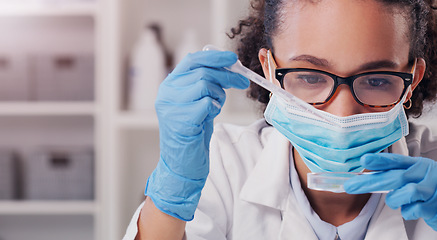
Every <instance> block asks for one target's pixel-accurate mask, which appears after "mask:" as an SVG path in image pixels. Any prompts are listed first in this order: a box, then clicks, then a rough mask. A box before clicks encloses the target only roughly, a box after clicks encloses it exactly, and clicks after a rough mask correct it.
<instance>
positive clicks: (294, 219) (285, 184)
mask: <svg viewBox="0 0 437 240" xmlns="http://www.w3.org/2000/svg"><path fill="white" fill-rule="evenodd" d="M271 134H272V135H271V136H270V137H269V141H267V144H266V146H265V148H264V149H263V151H262V153H261V155H260V159H259V160H258V162H257V164H256V166H255V168H254V169H253V171H252V173H251V174H250V175H249V177H248V179H247V180H246V182H245V184H244V185H243V188H242V190H241V193H240V198H241V199H242V200H244V201H247V202H250V203H254V204H258V205H262V206H267V207H270V208H274V209H278V210H280V211H281V214H282V222H281V226H280V229H277V232H279V239H305V240H312V239H317V237H316V235H315V233H314V231H313V230H312V228H311V226H310V224H309V223H308V221H307V220H306V218H305V216H304V215H303V213H302V212H301V211H300V209H299V207H298V204H297V201H296V198H295V196H294V194H293V192H292V191H291V186H290V164H289V160H290V142H289V141H288V139H286V138H285V137H284V136H283V135H282V134H281V133H279V132H278V131H277V130H276V129H275V130H273V131H272V133H271Z"/></svg>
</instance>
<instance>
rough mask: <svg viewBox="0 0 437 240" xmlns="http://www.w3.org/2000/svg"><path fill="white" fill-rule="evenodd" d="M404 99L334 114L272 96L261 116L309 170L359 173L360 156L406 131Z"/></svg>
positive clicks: (382, 147)
mask: <svg viewBox="0 0 437 240" xmlns="http://www.w3.org/2000/svg"><path fill="white" fill-rule="evenodd" d="M404 100H405V97H404V99H403V100H402V101H401V102H400V103H398V104H397V105H396V106H395V107H394V108H392V109H391V110H390V111H387V112H379V113H365V114H357V115H352V116H348V117H338V116H336V115H333V114H330V113H327V112H324V111H321V110H319V109H316V108H314V107H313V106H311V105H310V104H306V103H304V104H299V106H296V105H294V104H289V103H287V102H286V101H285V100H282V99H280V98H278V97H277V96H274V95H273V96H272V98H271V99H270V102H269V104H268V105H267V108H266V111H265V112H264V116H265V118H266V120H267V122H268V123H270V124H271V125H273V126H274V127H275V128H276V129H277V130H278V131H279V132H281V133H282V134H283V135H284V136H285V137H287V138H288V140H289V141H290V142H291V143H292V145H293V146H294V147H295V148H296V150H297V151H298V153H299V155H300V156H301V157H302V159H303V160H304V162H305V163H306V165H307V166H308V168H309V169H310V170H311V171H312V172H359V171H362V170H363V167H362V166H361V165H360V157H361V156H362V155H364V154H366V153H378V152H380V151H382V150H384V149H385V148H387V147H389V146H390V145H392V144H393V143H394V142H396V141H398V140H399V139H400V138H402V136H406V135H407V134H408V122H407V117H406V115H405V112H404V109H403V102H404Z"/></svg>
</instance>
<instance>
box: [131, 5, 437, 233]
mask: <svg viewBox="0 0 437 240" xmlns="http://www.w3.org/2000/svg"><path fill="white" fill-rule="evenodd" d="M252 6H253V7H254V11H253V12H252V14H251V16H250V17H249V18H248V19H246V20H244V21H242V22H240V27H239V28H238V29H234V30H233V33H234V34H235V35H240V36H241V42H240V47H239V55H240V58H241V59H242V62H243V64H244V65H246V66H249V67H250V68H252V69H253V70H255V71H257V72H259V73H263V74H264V76H266V78H267V79H269V80H270V81H272V82H274V83H275V84H277V85H280V86H281V87H282V88H283V89H285V90H286V91H289V92H291V93H293V94H294V95H295V96H297V97H299V98H300V99H301V100H304V101H306V102H308V103H310V104H311V105H312V106H311V105H305V106H304V107H303V108H296V107H294V106H293V105H289V104H287V102H286V99H280V98H278V97H277V96H275V95H273V96H269V93H268V92H266V91H265V90H263V89H261V88H259V87H257V86H255V85H253V86H251V90H250V95H251V96H252V97H253V98H255V99H257V100H258V101H260V102H262V103H265V104H267V103H268V105H267V109H266V111H265V118H266V120H267V121H268V122H269V123H270V124H271V125H273V127H272V126H270V125H269V124H267V123H266V122H265V120H264V119H262V120H260V121H258V122H256V123H254V124H252V125H251V126H248V127H245V128H242V127H236V126H229V125H219V126H216V128H215V129H214V135H213V138H212V141H211V142H210V137H211V134H212V132H213V119H214V117H215V116H216V115H217V114H219V112H220V107H221V106H222V105H223V103H224V98H225V94H224V91H223V88H230V87H234V88H241V89H244V88H246V87H248V85H249V82H248V80H247V79H245V78H244V77H242V76H240V75H238V74H235V73H231V72H229V71H227V70H225V69H224V67H228V66H231V65H232V64H234V63H235V62H236V60H237V57H236V55H234V54H232V53H230V52H217V51H210V52H198V53H195V54H192V55H189V56H188V57H187V58H185V59H184V60H183V61H182V62H181V63H180V64H179V65H178V66H177V67H176V69H175V70H174V71H173V72H172V73H171V74H170V75H169V76H168V77H167V79H166V80H165V81H164V83H163V84H162V85H161V87H160V92H159V96H158V99H157V102H156V110H157V114H158V117H159V124H160V141H161V142H160V143H161V145H160V147H161V158H160V161H159V163H158V166H157V168H156V169H155V171H154V172H153V174H152V175H151V177H150V178H149V180H148V183H147V186H146V192H145V194H146V196H147V200H146V201H145V203H144V205H142V206H141V207H140V208H139V209H138V211H137V213H136V215H135V216H134V218H133V220H132V223H131V225H130V227H129V229H128V232H127V234H126V236H125V239H133V238H135V237H136V239H183V238H184V237H187V238H188V239H278V238H279V239H348V240H349V239H396V240H398V239H437V163H436V162H435V161H434V160H437V139H436V138H433V137H431V134H430V131H429V130H428V129H426V128H424V127H422V126H416V125H414V124H410V126H409V128H408V124H406V116H405V112H404V108H405V109H406V110H405V111H406V112H407V114H408V115H416V116H417V115H420V114H421V113H422V108H423V103H424V102H426V101H432V100H435V98H436V93H437V77H436V73H437V26H436V24H437V23H436V21H437V19H436V11H434V10H433V7H432V3H431V1H430V0H425V1H423V0H405V1H402V0H399V1H391V0H366V1H358V0H336V1H332V0H331V1H330V0H320V1H310V0H294V1H292V0H282V1H281V0H265V1H253V3H252ZM303 117H304V118H305V119H306V120H302V119H303ZM320 117H321V118H324V119H325V120H323V121H320ZM375 119H376V120H375ZM381 119H385V120H383V121H382V120H381ZM380 120H381V121H380ZM380 151H383V152H384V153H378V152H380ZM362 170H364V171H378V172H379V173H377V174H371V175H361V176H356V177H354V178H352V179H350V180H349V181H348V182H346V184H345V186H344V187H345V190H346V192H347V193H332V192H329V191H316V190H313V189H310V188H308V187H307V179H306V176H307V173H309V172H326V171H334V172H344V171H350V172H359V171H362ZM387 190H389V191H390V192H389V193H388V194H381V193H375V192H381V191H387ZM201 192H202V197H200V193H201ZM199 201H200V202H199ZM193 217H194V220H193V221H191V220H192V219H193ZM187 221H188V223H187ZM137 225H138V232H137Z"/></svg>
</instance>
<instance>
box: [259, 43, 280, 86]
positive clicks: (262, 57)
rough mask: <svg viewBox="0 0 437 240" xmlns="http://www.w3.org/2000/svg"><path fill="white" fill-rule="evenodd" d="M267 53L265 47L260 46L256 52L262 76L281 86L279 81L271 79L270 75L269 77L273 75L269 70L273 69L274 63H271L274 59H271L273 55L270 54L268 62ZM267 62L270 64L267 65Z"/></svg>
mask: <svg viewBox="0 0 437 240" xmlns="http://www.w3.org/2000/svg"><path fill="white" fill-rule="evenodd" d="M268 55H269V52H268V50H267V49H265V48H261V49H260V50H259V52H258V58H259V61H260V63H261V66H262V69H263V72H264V76H265V77H266V79H267V80H269V81H270V82H273V83H274V84H275V85H277V86H281V84H280V83H279V81H278V80H276V79H271V77H270V76H275V73H274V72H273V73H270V71H275V65H276V64H274V63H273V61H275V60H274V59H273V57H271V55H270V61H271V62H270V63H269V56H268ZM269 64H270V67H269Z"/></svg>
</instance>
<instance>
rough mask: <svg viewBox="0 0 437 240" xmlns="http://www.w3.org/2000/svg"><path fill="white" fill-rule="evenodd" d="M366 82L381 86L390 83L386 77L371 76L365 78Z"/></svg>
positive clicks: (373, 85) (372, 85)
mask: <svg viewBox="0 0 437 240" xmlns="http://www.w3.org/2000/svg"><path fill="white" fill-rule="evenodd" d="M367 84H368V85H370V86H371V87H381V86H387V85H390V84H391V81H390V80H389V79H386V78H377V77H373V78H369V79H367Z"/></svg>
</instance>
